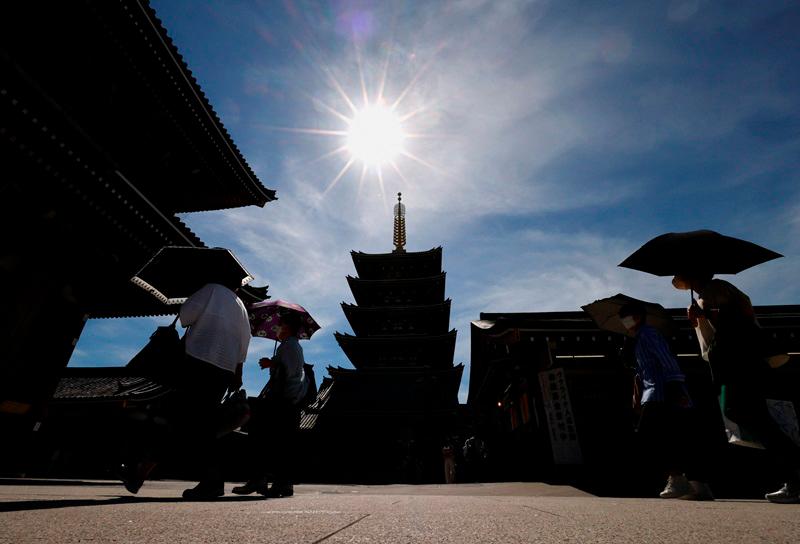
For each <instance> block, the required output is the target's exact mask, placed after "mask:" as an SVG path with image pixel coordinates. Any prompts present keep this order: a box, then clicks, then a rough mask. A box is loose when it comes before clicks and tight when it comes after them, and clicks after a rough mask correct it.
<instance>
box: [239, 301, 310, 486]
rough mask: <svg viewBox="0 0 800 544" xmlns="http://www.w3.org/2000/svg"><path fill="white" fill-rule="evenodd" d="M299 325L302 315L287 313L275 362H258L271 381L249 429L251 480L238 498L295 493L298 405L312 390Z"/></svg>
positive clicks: (268, 359)
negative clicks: (299, 336) (309, 390)
mask: <svg viewBox="0 0 800 544" xmlns="http://www.w3.org/2000/svg"><path fill="white" fill-rule="evenodd" d="M301 326H302V318H301V316H300V315H299V314H298V313H296V312H285V313H283V314H282V315H281V316H280V328H279V330H278V340H279V341H280V346H279V347H278V349H277V351H276V352H275V355H274V356H273V357H272V358H269V357H263V358H262V359H260V360H259V362H258V364H259V366H260V367H261V368H262V369H267V368H268V369H269V372H270V379H269V382H268V383H267V385H266V387H265V388H264V390H263V391H262V393H261V394H260V395H259V401H258V406H257V409H256V410H255V411H254V414H253V417H252V419H251V422H250V426H249V432H248V441H249V452H250V457H251V467H252V469H251V470H252V473H251V477H250V479H249V480H248V481H247V483H245V484H244V485H242V486H238V487H234V488H233V490H232V491H233V492H234V493H236V494H237V495H249V494H251V493H260V494H262V495H265V496H267V497H291V496H292V495H293V494H294V479H295V465H296V457H297V452H296V448H297V432H298V430H299V428H300V403H301V401H302V400H303V398H304V397H305V395H306V390H307V387H308V382H307V380H306V376H305V371H304V369H303V365H304V364H305V359H304V358H303V348H302V346H301V345H300V342H299V339H298V331H299V330H300V327H301ZM268 473H269V474H271V475H272V477H273V480H272V486H270V487H267V485H268V477H267V474H268Z"/></svg>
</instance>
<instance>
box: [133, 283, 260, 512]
mask: <svg viewBox="0 0 800 544" xmlns="http://www.w3.org/2000/svg"><path fill="white" fill-rule="evenodd" d="M241 284H242V279H241V276H239V275H237V274H225V273H220V274H218V277H217V278H216V281H214V282H211V283H207V284H206V285H204V286H203V287H201V288H200V289H199V290H198V291H196V292H195V293H194V294H192V295H191V296H189V297H188V298H187V299H186V301H185V302H184V303H183V304H182V305H181V309H180V314H179V317H180V322H181V325H182V326H183V327H186V328H188V330H187V332H186V334H185V337H184V339H185V353H184V354H183V355H184V357H183V361H182V362H181V364H180V366H179V368H180V375H179V376H177V378H176V384H175V387H176V403H175V404H176V410H175V414H174V416H173V417H174V418H175V423H176V425H175V427H176V430H177V433H176V436H177V437H179V438H180V441H179V442H178V444H177V445H178V446H179V447H180V449H184V448H187V449H190V450H191V457H192V458H194V459H197V461H198V465H199V466H200V468H201V470H202V473H203V474H202V477H201V480H200V482H199V483H198V484H197V486H196V487H194V488H191V489H187V490H185V491H184V492H183V497H184V498H186V499H201V500H208V499H214V498H216V497H220V496H222V495H224V494H225V487H224V483H225V482H224V479H223V477H222V475H221V473H220V469H219V466H218V459H219V457H220V455H219V453H218V451H217V440H216V432H217V429H216V422H217V418H216V415H217V411H218V409H219V406H220V402H221V400H222V397H223V395H224V394H225V392H226V391H227V390H229V389H238V388H239V387H240V386H241V376H242V364H243V363H244V360H245V358H246V356H247V348H248V346H249V343H250V323H249V319H248V315H247V310H246V309H245V307H244V304H243V303H242V301H241V300H240V299H239V297H238V296H237V294H236V291H237V290H238V288H239V287H241ZM158 449H159V450H163V449H164V445H161V446H160V447H158ZM162 455H163V453H156V454H155V455H154V458H155V457H161V456H162ZM155 466H156V461H155V459H153V460H150V459H148V460H147V462H139V463H138V464H132V465H130V466H127V467H125V468H124V473H123V483H124V484H125V488H126V489H127V490H128V491H130V492H131V493H136V492H138V490H139V488H141V486H142V484H143V482H144V480H145V479H146V478H147V476H148V474H149V473H150V471H151V470H152V469H153V468H154V467H155Z"/></svg>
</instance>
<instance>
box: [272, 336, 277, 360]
mask: <svg viewBox="0 0 800 544" xmlns="http://www.w3.org/2000/svg"><path fill="white" fill-rule="evenodd" d="M276 353H278V341H277V340H275V347H273V348H272V356H273V357H275V354H276Z"/></svg>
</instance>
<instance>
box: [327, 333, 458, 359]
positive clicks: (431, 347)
mask: <svg viewBox="0 0 800 544" xmlns="http://www.w3.org/2000/svg"><path fill="white" fill-rule="evenodd" d="M334 337H335V338H336V341H337V342H338V343H339V346H341V348H342V351H344V353H345V355H347V358H348V359H350V362H351V363H352V364H353V366H354V367H356V368H358V369H366V368H373V367H409V366H418V367H432V368H443V367H449V366H451V365H452V364H453V355H454V353H455V347H456V330H455V329H453V330H452V331H450V332H449V333H447V334H442V335H436V336H413V335H409V336H373V337H365V338H362V337H358V336H352V335H349V334H341V333H338V332H337V333H334Z"/></svg>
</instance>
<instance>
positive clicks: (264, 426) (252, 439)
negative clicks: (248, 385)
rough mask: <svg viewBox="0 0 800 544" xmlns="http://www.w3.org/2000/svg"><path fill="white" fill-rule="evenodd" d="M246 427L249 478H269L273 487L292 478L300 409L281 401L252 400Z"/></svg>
mask: <svg viewBox="0 0 800 544" xmlns="http://www.w3.org/2000/svg"><path fill="white" fill-rule="evenodd" d="M252 408H253V411H252V416H251V418H250V423H249V425H248V449H249V452H248V455H249V458H250V466H251V479H260V478H264V477H267V476H268V475H271V476H272V478H271V479H272V481H273V483H275V484H278V485H283V484H291V483H294V481H295V479H296V465H297V463H296V459H297V434H298V431H299V428H300V409H299V408H298V407H297V406H296V405H294V404H292V403H291V402H289V401H288V400H285V399H280V398H274V397H270V396H267V397H266V398H259V399H255V403H254V405H253V406H252Z"/></svg>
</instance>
